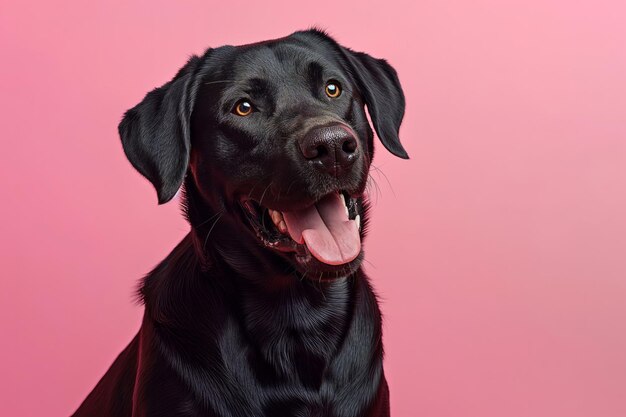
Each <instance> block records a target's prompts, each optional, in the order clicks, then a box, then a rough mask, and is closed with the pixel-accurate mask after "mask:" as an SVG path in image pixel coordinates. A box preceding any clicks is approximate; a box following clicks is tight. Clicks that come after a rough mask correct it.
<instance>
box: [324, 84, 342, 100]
mask: <svg viewBox="0 0 626 417" xmlns="http://www.w3.org/2000/svg"><path fill="white" fill-rule="evenodd" d="M326 95H327V96H328V97H330V98H337V97H339V96H340V95H341V87H340V86H339V83H338V82H336V81H330V82H329V83H328V84H326Z"/></svg>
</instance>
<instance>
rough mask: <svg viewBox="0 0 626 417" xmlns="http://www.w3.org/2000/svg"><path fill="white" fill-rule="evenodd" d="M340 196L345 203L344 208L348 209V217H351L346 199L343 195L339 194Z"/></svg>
mask: <svg viewBox="0 0 626 417" xmlns="http://www.w3.org/2000/svg"><path fill="white" fill-rule="evenodd" d="M339 196H340V197H341V202H342V203H343V208H345V209H346V215H347V216H348V217H350V212H349V211H348V206H347V205H346V197H345V196H344V195H343V194H342V193H339Z"/></svg>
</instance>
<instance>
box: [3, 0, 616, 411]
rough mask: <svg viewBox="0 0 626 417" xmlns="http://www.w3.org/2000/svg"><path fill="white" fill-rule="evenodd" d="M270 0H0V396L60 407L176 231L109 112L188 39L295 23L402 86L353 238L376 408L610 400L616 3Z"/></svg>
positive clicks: (275, 31)
mask: <svg viewBox="0 0 626 417" xmlns="http://www.w3.org/2000/svg"><path fill="white" fill-rule="evenodd" d="M504 3H505V4H504ZM294 4H295V3H294V2H285V3H284V4H281V3H280V2H279V1H269V2H268V1H263V2H223V3H219V4H209V2H200V1H185V2H173V1H167V2H165V1H154V0H152V1H142V2H129V1H115V2H113V1H109V2H93V1H79V0H76V1H66V2H62V3H61V2H43V1H40V2H38V4H37V3H35V2H28V1H21V2H18V1H14V2H3V4H2V7H1V9H0V35H1V36H0V42H1V60H2V65H1V67H0V68H1V69H0V71H1V74H2V75H1V79H0V86H1V91H0V114H1V116H0V117H1V137H2V150H1V151H0V170H1V176H0V182H1V183H0V185H1V190H2V195H3V203H2V204H1V205H0V222H1V224H0V227H1V234H2V239H1V243H0V245H1V248H0V249H1V250H0V253H1V255H0V256H1V257H2V258H1V261H2V267H1V271H2V272H1V273H2V279H1V282H0V285H1V287H0V326H1V327H0V332H1V333H0V350H1V356H0V384H1V385H0V415H2V416H44V415H45V416H63V415H68V414H69V413H70V412H72V411H73V410H74V409H75V408H76V407H77V406H78V404H79V403H80V401H81V400H82V399H83V398H84V397H85V396H86V395H87V393H88V392H89V391H90V390H91V388H92V387H93V386H94V384H95V383H96V382H97V381H98V379H99V378H100V376H101V375H102V374H103V373H104V372H105V370H106V369H107V368H108V366H109V365H110V363H111V362H112V361H113V359H114V358H115V356H116V355H117V354H118V353H119V352H120V351H121V349H122V348H123V347H124V346H125V345H126V344H127V343H128V341H129V340H130V339H131V337H132V336H133V335H134V334H135V332H136V331H137V329H138V327H139V323H140V318H141V314H142V308H140V307H138V306H136V305H135V304H133V302H132V292H133V289H134V287H135V284H136V282H137V280H138V279H139V277H141V276H142V275H143V274H144V273H146V272H147V271H149V270H150V269H151V268H152V267H153V266H154V265H155V264H156V263H157V262H158V261H159V260H161V259H162V258H163V257H164V256H165V255H166V254H167V253H168V252H169V250H170V249H172V248H173V247H174V245H175V244H176V243H177V242H178V241H179V240H180V239H181V238H182V237H183V235H184V234H185V233H186V231H187V225H186V224H185V223H184V221H183V220H182V219H181V216H180V215H179V209H178V206H177V204H176V203H173V204H169V205H166V206H162V207H158V206H157V205H156V197H155V194H154V191H153V190H152V189H151V187H150V186H149V184H148V183H147V181H145V180H144V179H143V178H141V177H140V176H139V174H137V173H136V172H134V171H133V169H132V168H131V166H130V164H129V163H128V162H127V161H126V160H125V158H124V155H123V152H122V149H121V146H120V143H119V139H118V137H117V134H116V126H117V123H118V121H119V120H120V117H121V114H122V112H123V111H124V110H126V109H127V108H129V107H131V106H133V105H134V104H136V103H137V102H138V101H139V100H140V99H141V98H142V97H143V95H144V93H145V92H147V91H148V90H149V89H152V88H153V87H155V86H158V85H160V84H162V83H164V82H165V81H167V80H169V78H171V77H172V76H173V74H174V73H175V72H176V70H177V69H178V68H179V67H180V66H181V65H182V64H183V63H184V62H185V60H186V58H187V57H188V56H189V55H190V54H192V53H200V52H202V51H203V49H204V48H205V47H207V46H218V45H221V44H225V43H231V44H241V43H248V42H253V41H257V40H261V39H267V38H273V37H280V36H283V35H285V34H288V33H290V32H292V31H294V30H297V29H301V28H306V27H308V26H310V25H312V24H316V25H319V26H321V27H324V28H326V29H328V30H329V31H330V33H331V34H332V35H334V36H336V37H337V39H338V40H339V41H340V42H342V43H344V44H346V45H349V46H350V47H352V48H354V49H357V50H364V51H367V52H369V53H371V54H373V55H375V56H379V57H386V58H388V60H389V61H390V62H391V63H392V64H393V65H394V66H395V67H396V68H397V70H398V72H399V74H400V78H401V80H402V82H403V85H404V87H405V90H406V95H407V102H408V106H407V114H406V118H405V123H404V125H403V128H402V131H401V133H402V134H401V137H402V139H403V141H404V143H405V146H406V147H407V149H408V151H409V153H410V154H411V156H412V159H411V160H410V161H402V160H399V159H395V158H393V157H391V156H390V155H389V154H387V153H386V152H384V151H383V148H382V146H379V147H378V154H377V159H376V161H375V163H376V166H377V167H378V168H379V170H380V171H376V172H374V173H373V176H374V178H375V179H376V182H377V184H378V187H379V188H380V192H379V193H375V195H374V201H375V203H376V205H375V209H374V212H373V217H374V219H373V228H372V229H373V230H372V232H371V234H370V236H369V239H368V240H367V241H366V247H365V248H366V251H367V255H368V260H369V262H368V263H367V265H366V269H367V271H368V272H369V273H370V275H371V276H372V277H373V281H374V284H375V286H376V288H377V289H378V291H379V293H380V294H381V297H382V308H383V310H384V313H385V342H386V351H387V359H386V369H387V373H388V379H389V381H390V385H391V390H392V412H393V415H394V416H432V417H443V416H451V417H459V416H476V417H491V416H494V417H495V416H498V417H502V416H507V417H517V416H528V417H543V416H546V417H548V416H550V417H553V416H567V417H579V416H580V417H589V416H593V417H617V416H625V415H626V29H625V28H626V25H625V24H624V22H625V21H626V6H624V5H625V4H626V3H624V2H623V1H618V0H616V1H613V2H608V1H564V0H563V1H539V0H535V1H528V0H524V1H522V0H519V1H507V2H501V1H495V0H493V1H486V0H479V1H422V0H420V1H411V2H406V3H404V4H401V3H394V2H392V1H384V2H369V1H359V2H357V1H352V2H330V1H328V2H322V1H319V2H313V1H311V2H307V3H302V4H298V5H297V6H294ZM383 173H384V175H383Z"/></svg>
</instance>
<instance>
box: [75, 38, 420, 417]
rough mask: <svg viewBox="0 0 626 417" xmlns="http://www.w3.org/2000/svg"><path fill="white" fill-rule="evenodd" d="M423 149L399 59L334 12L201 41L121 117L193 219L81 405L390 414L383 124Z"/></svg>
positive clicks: (225, 414) (126, 412)
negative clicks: (379, 50) (372, 263)
mask: <svg viewBox="0 0 626 417" xmlns="http://www.w3.org/2000/svg"><path fill="white" fill-rule="evenodd" d="M365 106H367V111H368V112H369V115H370V118H371V121H372V124H373V126H374V129H375V131H376V133H377V136H378V137H379V138H380V141H381V142H382V144H383V145H384V147H385V148H386V149H387V150H389V151H390V152H391V153H392V154H394V155H396V156H398V157H400V158H408V155H407V153H406V151H405V150H404V148H403V146H402V144H401V143H400V140H399V138H398V131H399V128H400V124H401V122H402V119H403V116H404V109H405V99H404V94H403V91H402V88H401V86H400V82H399V80H398V76H397V73H396V71H395V70H394V69H393V68H392V67H391V66H390V65H389V64H388V63H387V62H386V61H385V60H382V59H376V58H373V57H372V56H370V55H367V54H365V53H361V52H355V51H352V50H351V49H348V48H346V47H343V46H341V45H339V44H338V43H337V42H336V41H335V40H333V39H332V38H331V37H330V36H329V35H327V34H326V33H324V32H323V31H320V30H317V29H310V30H306V31H300V32H295V33H293V34H291V35H289V36H287V37H284V38H280V39H275V40H269V41H264V42H259V43H254V44H248V45H243V46H222V47H219V48H214V49H208V50H207V51H206V52H205V53H204V54H203V55H202V56H193V57H191V58H190V59H189V60H188V62H187V63H186V65H184V66H183V67H182V68H181V69H180V70H179V71H178V73H177V74H176V76H175V77H174V78H173V79H172V80H171V81H170V82H168V83H166V84H165V85H163V86H162V87H159V88H156V89H155V90H153V91H151V92H149V93H148V94H147V95H146V96H145V98H144V99H143V101H141V102H140V103H139V104H138V105H136V106H135V107H133V108H132V109H130V110H128V111H127V112H126V113H125V115H124V117H123V120H122V121H121V123H120V125H119V134H120V137H121V140H122V145H123V148H124V152H125V154H126V156H127V157H128V159H129V160H130V162H131V164H132V165H133V166H134V167H135V168H136V169H137V170H138V171H139V172H140V173H141V174H142V175H143V176H144V177H145V178H147V179H148V180H149V181H150V182H151V183H152V185H153V186H154V188H155V189H156V192H157V196H158V202H159V203H160V204H163V203H166V202H168V201H169V200H171V199H172V198H173V197H174V196H175V195H176V194H177V192H178V191H179V189H180V190H182V193H181V200H182V206H183V210H184V213H185V215H186V218H187V219H188V221H189V223H190V225H191V230H190V233H189V234H188V235H187V236H186V237H185V238H184V239H183V240H182V241H181V242H180V243H179V244H178V245H177V246H176V248H175V249H174V250H173V251H172V252H171V253H170V254H169V255H168V256H167V257H166V258H165V259H164V260H163V261H162V262H161V263H160V264H159V265H158V266H157V267H156V268H155V269H154V270H152V272H150V273H149V274H148V275H147V276H146V277H145V278H144V279H143V280H142V282H141V284H140V286H139V290H138V297H139V298H140V300H141V302H143V304H144V306H145V314H144V318H143V321H142V324H141V328H140V329H139V332H138V334H137V335H136V336H135V337H134V339H133V340H132V341H131V342H130V344H129V345H128V346H127V347H126V348H125V349H124V350H123V352H122V353H121V354H120V355H119V356H118V357H117V359H116V360H115V361H114V363H113V364H112V365H111V367H110V369H109V370H108V371H107V372H106V374H105V375H104V376H103V377H102V379H101V380H100V381H99V382H98V384H97V385H96V387H95V388H94V389H93V391H92V392H91V393H90V394H89V395H88V396H87V398H86V399H85V400H84V401H83V403H82V404H81V405H80V407H79V408H78V409H77V411H75V413H74V414H73V415H74V416H77V417H82V416H89V417H97V416H133V417H147V416H151V417H153V416H168V417H173V416H189V417H191V416H209V417H263V416H267V417H383V416H389V413H390V411H389V389H388V385H387V382H386V379H385V376H384V371H383V363H382V361H383V345H382V333H381V313H380V309H379V306H378V303H377V299H376V296H375V294H374V292H373V290H372V287H371V285H370V283H369V281H368V278H367V277H366V276H365V274H364V273H363V271H362V269H361V263H362V261H363V251H362V248H361V241H362V239H363V237H364V231H365V228H366V227H367V212H368V204H367V199H366V184H367V179H368V172H369V168H370V164H371V162H372V157H373V150H374V143H373V141H374V139H373V138H374V134H373V131H372V128H371V127H370V123H369V122H368V119H367V115H366V112H365Z"/></svg>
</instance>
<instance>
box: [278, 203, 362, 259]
mask: <svg viewBox="0 0 626 417" xmlns="http://www.w3.org/2000/svg"><path fill="white" fill-rule="evenodd" d="M283 218H284V219H285V223H286V224H287V230H288V231H289V235H290V236H291V238H292V239H293V240H295V241H296V242H298V243H306V246H307V248H309V251H310V252H311V254H312V255H313V256H315V258H317V259H318V260H319V261H321V262H324V263H325V264H329V265H342V264H345V263H348V262H350V261H352V260H353V259H354V258H356V257H357V256H359V253H360V252H361V237H360V236H359V228H358V227H357V225H356V222H355V221H354V220H349V219H348V214H347V213H346V208H345V206H344V204H343V201H342V198H341V197H340V196H339V194H332V195H329V196H328V197H324V198H323V199H322V200H321V201H319V202H318V203H317V204H315V205H313V206H311V207H308V208H306V209H303V210H297V211H288V212H283Z"/></svg>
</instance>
